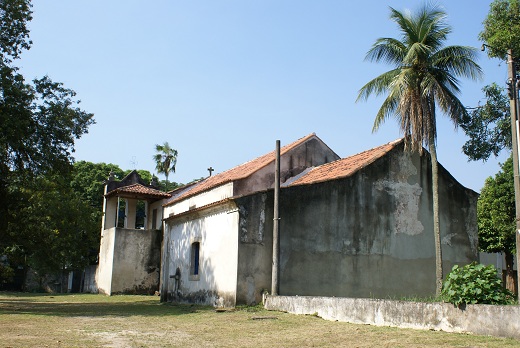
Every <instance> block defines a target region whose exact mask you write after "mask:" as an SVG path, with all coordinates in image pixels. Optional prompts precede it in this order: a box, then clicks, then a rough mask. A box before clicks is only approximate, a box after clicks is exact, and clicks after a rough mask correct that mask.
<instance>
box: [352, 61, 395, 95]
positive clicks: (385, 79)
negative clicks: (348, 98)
mask: <svg viewBox="0 0 520 348" xmlns="http://www.w3.org/2000/svg"><path fill="white" fill-rule="evenodd" d="M400 72H401V69H394V70H390V71H387V72H386V73H383V74H381V75H379V76H378V77H376V78H374V79H372V80H371V81H369V82H368V83H367V84H366V85H364V86H363V87H361V89H360V90H359V93H358V97H357V99H356V102H357V101H359V100H366V99H368V97H369V96H371V95H376V96H377V95H381V94H383V93H386V92H387V91H388V89H389V88H390V86H391V84H392V82H393V81H394V79H395V77H396V76H398V75H399V73H400Z"/></svg>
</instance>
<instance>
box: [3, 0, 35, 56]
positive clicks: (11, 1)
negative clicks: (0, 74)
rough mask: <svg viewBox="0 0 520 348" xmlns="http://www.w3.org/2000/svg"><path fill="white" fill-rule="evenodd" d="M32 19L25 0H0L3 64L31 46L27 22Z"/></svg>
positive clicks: (28, 2)
mask: <svg viewBox="0 0 520 348" xmlns="http://www.w3.org/2000/svg"><path fill="white" fill-rule="evenodd" d="M31 20H32V12H31V3H30V1H27V0H0V54H1V57H2V63H3V64H9V63H11V62H12V60H13V59H17V58H19V55H20V53H21V52H22V51H23V50H28V49H29V48H30V47H31V43H32V42H31V40H30V39H29V29H28V28H27V23H28V22H29V21H31Z"/></svg>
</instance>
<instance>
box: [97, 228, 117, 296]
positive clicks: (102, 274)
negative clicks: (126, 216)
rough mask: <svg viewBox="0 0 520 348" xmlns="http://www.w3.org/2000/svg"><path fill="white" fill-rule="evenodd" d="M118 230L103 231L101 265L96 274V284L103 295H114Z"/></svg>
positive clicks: (100, 253) (100, 249) (100, 254)
mask: <svg viewBox="0 0 520 348" xmlns="http://www.w3.org/2000/svg"><path fill="white" fill-rule="evenodd" d="M115 235H116V228H115V227H112V228H109V229H106V230H103V231H101V243H100V246H99V265H98V269H97V272H96V284H97V287H98V291H99V292H100V293H101V294H106V295H110V294H111V293H112V271H113V267H114V243H115Z"/></svg>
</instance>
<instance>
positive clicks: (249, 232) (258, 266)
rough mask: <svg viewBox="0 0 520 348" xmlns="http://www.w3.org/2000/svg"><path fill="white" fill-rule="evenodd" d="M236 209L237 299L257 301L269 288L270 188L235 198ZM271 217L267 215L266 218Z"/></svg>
mask: <svg viewBox="0 0 520 348" xmlns="http://www.w3.org/2000/svg"><path fill="white" fill-rule="evenodd" d="M236 203H237V206H238V210H239V215H240V220H239V238H240V241H239V243H238V282H237V303H238V304H248V305H252V304H256V303H260V302H261V300H262V291H263V290H264V289H266V290H267V291H271V278H272V275H271V273H272V272H271V271H272V266H271V265H272V255H273V218H272V216H273V191H268V192H264V193H261V194H257V195H250V196H246V197H242V198H238V199H236ZM268 217H270V218H268Z"/></svg>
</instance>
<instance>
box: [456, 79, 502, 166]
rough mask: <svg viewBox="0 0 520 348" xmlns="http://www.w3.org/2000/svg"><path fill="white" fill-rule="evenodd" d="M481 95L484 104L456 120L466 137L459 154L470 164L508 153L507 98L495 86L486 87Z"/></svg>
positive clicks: (494, 84) (499, 88) (500, 89)
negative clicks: (464, 156)
mask: <svg viewBox="0 0 520 348" xmlns="http://www.w3.org/2000/svg"><path fill="white" fill-rule="evenodd" d="M482 91H483V92H484V94H485V96H486V102H485V104H484V105H479V106H477V107H476V108H474V109H473V110H471V111H470V112H469V113H467V114H463V115H461V118H460V120H459V125H460V127H461V128H462V129H463V130H464V132H465V133H466V135H467V136H468V137H469V139H468V140H467V141H466V142H465V143H464V145H463V147H462V151H463V152H464V154H465V155H466V156H468V158H469V159H470V160H472V161H478V160H482V161H486V160H487V159H488V158H489V157H490V156H491V155H494V156H495V157H497V156H498V155H499V154H500V152H501V151H502V150H504V149H511V120H510V108H509V98H508V97H507V95H506V94H505V91H504V88H501V87H499V86H498V85H497V84H496V83H493V84H491V85H489V86H485V87H484V88H483V89H482Z"/></svg>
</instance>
